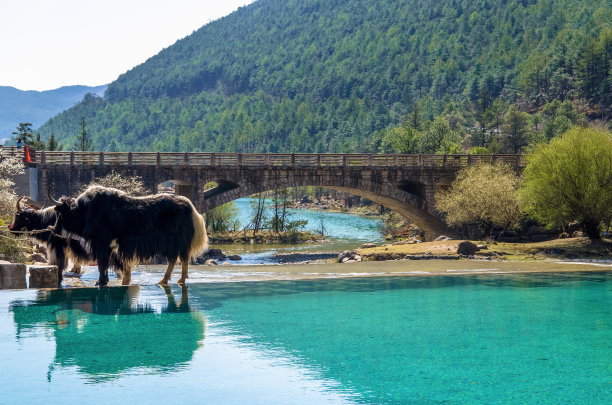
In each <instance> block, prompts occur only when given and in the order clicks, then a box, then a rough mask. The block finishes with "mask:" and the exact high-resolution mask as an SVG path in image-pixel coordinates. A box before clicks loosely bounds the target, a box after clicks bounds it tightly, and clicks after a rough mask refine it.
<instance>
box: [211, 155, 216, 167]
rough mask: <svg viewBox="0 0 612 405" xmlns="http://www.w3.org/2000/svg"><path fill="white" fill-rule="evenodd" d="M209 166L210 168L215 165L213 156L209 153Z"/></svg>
mask: <svg viewBox="0 0 612 405" xmlns="http://www.w3.org/2000/svg"><path fill="white" fill-rule="evenodd" d="M210 165H211V166H215V165H216V162H215V154H214V153H211V154H210Z"/></svg>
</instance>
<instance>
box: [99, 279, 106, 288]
mask: <svg viewBox="0 0 612 405" xmlns="http://www.w3.org/2000/svg"><path fill="white" fill-rule="evenodd" d="M107 285H108V281H99V280H98V281H96V286H97V287H106V286H107Z"/></svg>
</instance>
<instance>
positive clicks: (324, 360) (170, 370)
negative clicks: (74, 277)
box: [0, 272, 612, 404]
mask: <svg viewBox="0 0 612 405" xmlns="http://www.w3.org/2000/svg"><path fill="white" fill-rule="evenodd" d="M0 353H2V368H1V370H2V372H1V373H0V403H6V404H32V403H41V402H42V401H45V403H58V404H59V403H61V404H98V403H100V404H112V403H150V404H153V403H190V404H196V403H216V404H246V403H248V404H287V403H291V404H322V403H397V404H406V403H440V402H450V403H506V404H507V403H511V404H515V403H521V404H524V403H550V404H558V403H576V404H604V403H609V401H610V398H611V397H612V275H611V273H610V272H602V273H569V274H561V275H554V274H519V275H477V276H465V275H463V276H439V277H376V278H352V279H329V280H314V281H267V282H242V283H202V284H191V285H190V286H189V288H188V289H181V288H179V287H178V286H172V287H171V288H166V289H162V288H161V287H159V286H132V287H129V288H126V287H113V288H104V289H95V288H90V289H64V290H48V291H31V290H27V291H0Z"/></svg>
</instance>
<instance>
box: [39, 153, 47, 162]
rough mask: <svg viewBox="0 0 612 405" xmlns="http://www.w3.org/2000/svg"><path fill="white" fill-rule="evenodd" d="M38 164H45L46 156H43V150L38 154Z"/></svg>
mask: <svg viewBox="0 0 612 405" xmlns="http://www.w3.org/2000/svg"><path fill="white" fill-rule="evenodd" d="M40 163H42V164H43V165H44V164H46V163H47V155H46V154H45V151H44V150H43V151H42V152H40Z"/></svg>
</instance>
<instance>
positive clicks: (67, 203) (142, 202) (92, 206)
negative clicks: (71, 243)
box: [54, 186, 208, 285]
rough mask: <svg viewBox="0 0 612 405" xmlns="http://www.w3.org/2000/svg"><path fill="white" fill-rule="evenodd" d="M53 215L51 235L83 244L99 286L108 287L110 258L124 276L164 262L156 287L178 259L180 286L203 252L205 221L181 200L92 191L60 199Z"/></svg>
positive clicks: (166, 278)
mask: <svg viewBox="0 0 612 405" xmlns="http://www.w3.org/2000/svg"><path fill="white" fill-rule="evenodd" d="M55 210H56V212H57V213H58V220H57V224H56V226H55V229H54V232H55V233H58V234H60V233H61V232H67V233H68V234H72V235H77V236H79V237H82V238H83V239H85V241H87V243H88V245H89V248H90V249H91V252H92V256H93V257H94V258H95V259H96V260H97V262H98V269H99V271H100V278H99V280H98V284H99V285H106V284H107V283H108V274H107V268H108V265H109V257H110V256H111V253H113V254H114V255H116V256H117V258H118V260H120V261H121V262H123V263H124V266H123V267H124V268H125V270H126V272H127V271H128V270H127V269H128V268H131V267H132V265H134V264H136V263H139V262H147V261H149V260H151V259H153V258H154V257H155V256H158V255H159V256H162V257H165V258H166V259H167V260H168V263H169V265H168V269H167V270H166V274H165V275H164V278H163V279H162V280H161V284H167V283H168V281H169V280H170V276H171V273H172V269H173V267H174V264H175V263H176V261H177V259H180V260H181V264H182V270H183V271H182V275H181V278H180V279H179V281H178V282H179V284H184V283H185V279H186V278H187V269H188V265H189V261H190V260H191V258H192V257H196V256H198V255H199V254H201V253H202V252H203V251H205V250H206V249H207V248H208V237H207V235H206V228H205V226H204V219H203V218H202V216H201V215H200V214H198V212H197V211H196V209H195V207H194V206H193V204H192V203H191V201H189V199H187V198H185V197H182V196H177V195H172V194H156V195H151V196H145V197H130V196H128V195H127V194H126V193H124V192H123V191H119V190H116V189H113V188H106V187H101V186H92V187H89V188H88V189H87V190H86V191H85V192H83V194H81V195H80V196H78V197H77V198H76V199H74V198H66V197H64V198H62V199H61V200H60V202H59V203H56V207H55ZM128 280H129V278H128Z"/></svg>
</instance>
